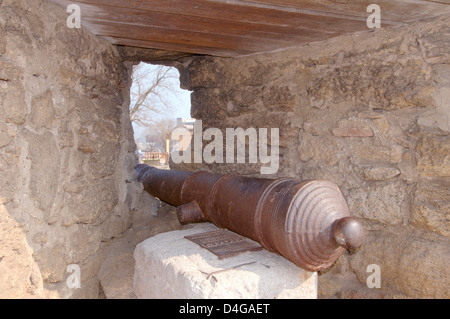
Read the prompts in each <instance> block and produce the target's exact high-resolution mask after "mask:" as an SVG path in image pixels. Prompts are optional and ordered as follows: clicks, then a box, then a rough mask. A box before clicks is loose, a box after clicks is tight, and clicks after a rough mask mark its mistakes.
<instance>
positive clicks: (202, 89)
mask: <svg viewBox="0 0 450 319" xmlns="http://www.w3.org/2000/svg"><path fill="white" fill-rule="evenodd" d="M179 69H180V71H181V78H182V86H183V88H186V89H189V90H192V91H193V93H192V111H191V115H192V116H193V117H195V118H197V119H201V120H202V121H203V129H206V128H208V127H216V128H221V129H224V128H227V127H229V128H236V127H242V128H244V129H245V128H249V127H255V128H258V127H263V128H264V127H265V128H273V127H274V128H279V129H280V161H281V163H280V169H279V171H278V173H277V174H275V175H270V176H267V175H266V176H265V177H279V176H291V177H296V178H299V179H302V180H305V179H328V180H331V181H333V182H335V183H337V184H338V185H339V186H340V187H341V189H342V191H343V193H344V194H345V195H346V197H347V199H348V203H349V206H350V209H351V213H352V214H353V215H354V216H356V217H359V218H360V219H361V220H362V221H363V223H364V225H365V227H366V229H367V230H368V231H367V237H366V239H365V242H364V244H363V246H362V247H361V248H360V249H359V250H357V251H356V252H351V253H350V252H347V253H346V254H345V255H343V256H342V257H341V258H340V259H339V260H338V261H337V262H336V264H335V265H334V266H333V267H332V268H331V269H329V270H328V271H324V272H322V273H321V274H320V276H319V296H320V297H322V298H336V297H337V298H347V297H351V298H360V297H364V298H371V297H387V298H406V297H411V298H449V297H450V292H449V287H450V285H449V283H448V280H449V278H450V268H449V267H448V265H449V264H450V237H449V236H450V223H449V195H448V190H449V189H450V139H449V121H450V102H449V101H450V17H449V16H444V17H439V18H435V19H432V20H426V21H421V22H418V23H415V24H413V25H410V26H404V27H398V28H392V29H384V28H382V29H380V30H376V31H372V32H364V33H359V34H356V35H346V36H341V37H338V38H335V39H332V40H329V41H326V42H319V43H311V44H309V45H305V46H302V47H298V48H293V49H289V50H285V51H280V52H274V53H270V54H262V55H254V56H248V57H243V58H239V59H226V58H212V57H198V58H195V59H194V60H193V61H192V63H190V64H189V66H187V67H185V66H179ZM224 134H225V133H224ZM175 167H177V168H180V169H192V170H194V169H206V170H214V171H216V172H220V173H229V172H235V173H244V174H250V175H258V174H259V164H257V165H250V164H211V165H206V164H190V165H188V164H180V165H175ZM370 264H377V265H379V266H380V269H381V288H380V289H377V288H373V289H369V288H368V287H367V286H366V280H367V279H368V277H369V275H371V272H368V271H367V267H368V266H369V265H370Z"/></svg>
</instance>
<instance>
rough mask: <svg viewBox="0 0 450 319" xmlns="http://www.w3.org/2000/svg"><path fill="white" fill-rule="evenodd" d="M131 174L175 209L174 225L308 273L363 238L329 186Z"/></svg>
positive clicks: (140, 170)
mask: <svg viewBox="0 0 450 319" xmlns="http://www.w3.org/2000/svg"><path fill="white" fill-rule="evenodd" d="M136 173H137V175H136V178H137V181H138V182H142V184H143V186H144V189H145V190H146V191H147V192H148V193H150V194H151V195H153V196H155V197H157V198H159V199H160V200H162V201H164V202H167V203H169V204H171V205H173V206H177V217H178V220H179V221H180V223H182V224H186V223H196V222H206V221H208V222H212V223H214V224H215V225H216V226H217V227H219V228H226V229H229V230H231V231H233V232H235V233H238V234H240V235H242V236H244V237H247V238H250V239H252V240H254V241H257V242H259V243H260V244H261V245H262V246H263V247H264V248H266V249H267V250H269V251H272V252H276V253H279V254H280V255H282V256H284V257H285V258H286V259H288V260H290V261H292V262H293V263H295V264H296V265H297V266H299V267H301V268H303V269H305V270H308V271H319V270H323V269H326V268H328V267H330V266H331V265H332V264H333V263H334V262H335V261H336V259H337V258H339V256H340V255H341V254H342V253H343V252H344V251H345V249H355V248H357V247H359V246H360V245H361V244H362V241H363V238H364V230H363V227H362V225H361V223H360V222H359V221H357V220H356V219H355V218H353V217H350V212H349V208H348V205H347V202H346V200H345V198H344V196H343V195H342V193H341V191H340V190H339V187H338V186H337V185H335V184H334V183H332V182H330V181H326V180H311V181H298V180H295V179H292V178H279V179H265V178H257V177H247V176H241V175H219V174H213V173H209V172H203V171H200V172H183V171H174V170H161V169H157V168H155V167H150V166H148V165H145V164H139V165H138V166H137V167H136Z"/></svg>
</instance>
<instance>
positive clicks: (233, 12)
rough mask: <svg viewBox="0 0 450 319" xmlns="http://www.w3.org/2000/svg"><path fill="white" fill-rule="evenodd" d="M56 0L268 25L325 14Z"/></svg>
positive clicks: (192, 3)
mask: <svg viewBox="0 0 450 319" xmlns="http://www.w3.org/2000/svg"><path fill="white" fill-rule="evenodd" d="M51 1H52V2H55V3H60V4H62V5H67V4H69V3H78V4H82V3H84V4H88V5H93V6H112V7H119V8H124V9H129V8H133V9H137V10H143V11H153V12H162V13H173V14H181V15H187V16H194V17H204V18H212V19H215V20H217V21H220V20H227V21H240V22H246V23H259V24H267V25H279V26H285V27H289V26H292V25H293V24H294V23H295V21H302V22H305V21H308V20H310V21H317V20H323V18H324V16H315V15H312V14H306V13H297V12H289V11H282V10H274V9H267V8H261V7H257V6H243V5H239V4H235V3H222V2H218V1H207V0H146V1H137V0H127V1H126V2H124V1H123V0H74V1H71V0H51ZM348 18H350V19H354V20H355V22H364V23H365V20H366V18H360V17H356V18H355V17H354V18H352V17H351V16H348ZM348 18H346V17H338V16H335V17H327V19H328V20H329V21H334V22H336V24H337V25H339V24H343V22H348V21H349V19H348Z"/></svg>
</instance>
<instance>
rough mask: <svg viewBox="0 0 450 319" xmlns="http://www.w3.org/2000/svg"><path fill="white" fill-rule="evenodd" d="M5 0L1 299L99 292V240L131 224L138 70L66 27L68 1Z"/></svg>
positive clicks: (0, 32)
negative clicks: (132, 105) (133, 88)
mask: <svg viewBox="0 0 450 319" xmlns="http://www.w3.org/2000/svg"><path fill="white" fill-rule="evenodd" d="M0 5H1V10H0V55H1V61H0V173H1V176H2V178H1V179H0V205H1V209H2V212H1V214H2V215H1V217H0V224H1V225H0V238H1V241H2V242H1V248H0V255H1V256H0V268H1V269H0V273H1V274H0V285H1V287H0V290H1V292H0V294H1V295H2V297H4V298H11V297H12V298H23V297H28V296H32V297H42V298H83V297H89V298H95V297H96V296H97V295H98V292H99V279H98V271H99V269H100V266H101V263H102V252H101V243H102V242H107V241H108V240H110V239H111V237H113V236H120V235H121V233H123V231H124V230H125V229H127V228H128V227H129V225H130V222H131V221H130V212H131V210H130V208H129V205H130V203H131V202H132V200H130V197H133V195H132V194H128V192H132V188H129V187H128V185H130V181H131V183H133V182H132V180H133V179H132V175H133V173H134V166H135V165H134V164H133V163H135V161H136V159H135V157H129V156H128V154H129V153H132V152H134V147H135V144H134V141H133V131H132V128H131V124H130V123H129V118H128V117H127V115H128V104H127V102H129V98H127V95H129V93H128V90H129V89H128V88H129V85H130V83H129V79H128V76H129V73H128V72H127V70H126V68H125V66H124V65H123V64H122V58H121V56H120V54H119V53H118V51H117V50H116V49H115V48H114V47H113V46H112V45H111V44H110V43H108V42H106V41H105V40H103V39H100V38H97V37H95V36H94V35H93V34H91V33H90V32H88V31H86V30H85V29H84V28H81V29H69V28H67V27H66V25H65V21H66V19H67V12H65V10H64V8H61V7H58V6H56V5H54V4H52V3H50V2H49V1H43V0H33V1H24V0H14V1H11V0H4V1H3V2H2V1H0ZM55 21H62V22H63V23H55ZM122 91H123V92H122ZM127 121H128V122H127ZM125 159H126V160H125ZM130 161H131V163H130ZM126 180H128V181H129V182H128V183H127V182H126ZM3 205H4V206H3ZM4 209H7V211H6V213H5V214H6V215H5V216H3V215H4V214H3V210H4ZM106 220H108V223H107V225H106V223H105V222H106ZM3 226H4V227H3ZM69 264H76V265H79V266H80V268H81V277H82V283H81V288H80V289H71V288H69V287H68V286H67V284H66V279H67V278H68V276H69V273H67V271H66V267H67V265H69ZM2 275H4V277H1V276H2Z"/></svg>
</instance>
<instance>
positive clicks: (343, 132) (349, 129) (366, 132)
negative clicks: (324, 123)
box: [332, 120, 373, 137]
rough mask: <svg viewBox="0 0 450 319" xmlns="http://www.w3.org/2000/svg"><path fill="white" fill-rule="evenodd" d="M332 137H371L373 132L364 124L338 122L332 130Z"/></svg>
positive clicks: (348, 121)
mask: <svg viewBox="0 0 450 319" xmlns="http://www.w3.org/2000/svg"><path fill="white" fill-rule="evenodd" d="M332 132H333V135H334V136H338V137H372V136H373V130H372V129H371V128H370V127H369V126H367V125H366V124H364V123H361V122H355V121H351V120H342V121H339V123H338V124H337V126H336V127H335V128H333V130H332Z"/></svg>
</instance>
